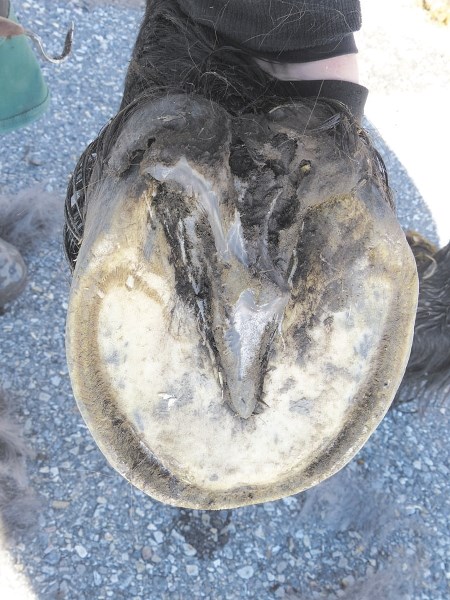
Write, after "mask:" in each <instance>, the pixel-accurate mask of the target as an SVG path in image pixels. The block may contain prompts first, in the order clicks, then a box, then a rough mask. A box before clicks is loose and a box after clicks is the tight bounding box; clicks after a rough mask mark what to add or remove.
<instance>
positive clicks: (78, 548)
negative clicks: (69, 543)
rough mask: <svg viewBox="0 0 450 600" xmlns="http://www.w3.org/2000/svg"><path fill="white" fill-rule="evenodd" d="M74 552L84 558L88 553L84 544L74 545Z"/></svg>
mask: <svg viewBox="0 0 450 600" xmlns="http://www.w3.org/2000/svg"><path fill="white" fill-rule="evenodd" d="M75 552H76V553H77V554H78V556H79V557H80V558H86V556H87V555H88V552H87V550H86V548H85V547H84V546H82V545H81V544H77V545H76V546H75Z"/></svg>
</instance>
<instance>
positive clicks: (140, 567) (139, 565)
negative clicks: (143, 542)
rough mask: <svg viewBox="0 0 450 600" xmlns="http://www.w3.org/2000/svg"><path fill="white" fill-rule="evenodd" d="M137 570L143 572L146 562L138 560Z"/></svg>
mask: <svg viewBox="0 0 450 600" xmlns="http://www.w3.org/2000/svg"><path fill="white" fill-rule="evenodd" d="M136 571H137V572H138V573H143V572H144V571H145V564H144V563H143V562H142V561H141V560H138V561H137V562H136Z"/></svg>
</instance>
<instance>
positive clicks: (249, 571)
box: [237, 566, 254, 579]
mask: <svg viewBox="0 0 450 600" xmlns="http://www.w3.org/2000/svg"><path fill="white" fill-rule="evenodd" d="M237 573H238V575H239V577H241V578H242V579H250V577H253V574H254V570H253V567H249V566H247V567H242V568H241V569H238V572H237Z"/></svg>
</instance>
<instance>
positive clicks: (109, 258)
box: [66, 95, 417, 509]
mask: <svg viewBox="0 0 450 600" xmlns="http://www.w3.org/2000/svg"><path fill="white" fill-rule="evenodd" d="M117 124H120V126H118V127H117V128H116V131H115V133H111V132H112V131H113V130H114V127H116V125H117ZM86 173H88V175H87V174H86ZM89 181H90V183H88V182H89ZM66 238H67V248H68V254H69V257H70V258H71V259H72V261H73V264H76V267H75V272H74V278H73V284H72V290H71V298H70V306H69V312H68V320H67V355H68V362H69V370H70V374H71V379H72V384H73V389H74V393H75V397H76V399H77V402H78V405H79V408H80V410H81V413H82V414H83V416H84V418H85V420H86V422H87V424H88V426H89V428H90V430H91V432H92V434H93V436H94V438H95V439H96V441H97V443H98V445H99V446H100V448H101V450H102V451H103V453H104V454H105V456H106V457H107V458H108V460H109V462H110V463H111V464H112V465H113V466H114V467H115V468H116V469H117V470H118V471H119V472H120V473H121V474H122V475H124V477H126V478H127V479H128V480H129V481H131V482H132V483H133V484H134V485H136V486H137V487H139V488H141V489H142V490H144V491H145V492H147V493H148V494H150V495H151V496H153V497H155V498H157V499H159V500H161V501H164V502H167V503H169V504H174V505H178V506H184V507H194V508H214V509H218V508H226V507H235V506H240V505H245V504H250V503H255V502H263V501H267V500H272V499H276V498H280V497H282V496H286V495H290V494H293V493H296V492H299V491H301V490H303V489H305V488H308V487H310V486H312V485H314V484H316V483H318V482H319V481H321V480H323V479H324V478H326V477H328V476H329V475H331V474H333V473H335V472H336V471H337V470H338V469H340V468H341V467H342V466H343V465H344V464H346V463H347V462H348V461H349V460H350V459H351V458H352V456H353V455H354V454H355V453H356V452H357V451H358V449H359V448H360V447H361V446H362V445H363V444H364V443H365V441H366V440H367V439H368V437H369V436H370V434H371V433H372V432H373V430H374V429H375V428H376V426H377V425H378V423H379V422H380V420H381V419H382V417H383V416H384V414H385V412H386V411H387V409H388V407H389V405H390V403H391V401H392V398H393V397H394V395H395V392H396V390H397V388H398V385H399V383H400V381H401V378H402V375H403V372H404V369H405V367H406V363H407V359H408V355H409V351H410V347H411V340H412V333H413V323H414V316H415V310H416V302H417V276H416V268H415V264H414V259H413V256H412V254H411V252H410V250H409V247H408V245H407V243H406V241H405V237H404V235H403V232H402V231H401V229H400V227H399V225H398V223H397V221H396V219H395V216H394V214H393V209H392V205H391V202H390V196H389V193H388V190H387V187H386V181H385V177H384V172H383V169H382V165H381V164H380V163H379V161H378V159H377V157H376V155H375V153H374V151H373V150H372V149H371V147H370V145H369V144H368V143H367V140H366V138H365V137H364V134H363V133H362V132H361V131H360V130H359V128H357V127H356V126H354V125H353V124H352V123H351V122H350V121H348V120H347V119H346V117H345V116H343V115H339V114H338V113H337V112H336V111H335V110H334V108H333V105H332V103H331V104H327V103H323V104H322V105H321V107H320V106H316V109H315V112H314V115H313V114H312V112H311V108H310V106H309V105H308V104H307V103H306V104H302V103H295V104H292V105H286V106H281V107H278V108H275V109H274V110H272V111H271V112H269V113H268V114H262V115H243V116H240V117H231V116H230V115H229V114H228V113H227V112H226V111H225V110H224V109H223V108H221V107H219V106H218V105H216V104H214V103H212V102H209V101H207V100H205V99H203V98H200V97H195V96H187V95H172V96H170V95H169V96H164V97H159V98H158V97H156V98H153V99H149V100H148V101H146V102H140V103H136V104H134V106H133V108H132V109H129V110H127V111H125V112H123V113H121V114H120V115H119V116H118V117H117V119H116V122H115V123H114V122H113V123H112V125H110V126H109V128H108V130H106V131H105V132H104V134H103V136H101V137H100V139H99V140H98V141H97V142H96V144H95V146H92V147H90V148H88V150H87V152H86V153H85V155H84V156H83V157H82V159H81V161H80V163H79V165H78V167H77V170H76V172H75V175H74V178H73V180H72V184H71V188H70V193H69V200H68V204H67V226H66Z"/></svg>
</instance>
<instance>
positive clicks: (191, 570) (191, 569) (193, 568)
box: [186, 565, 198, 577]
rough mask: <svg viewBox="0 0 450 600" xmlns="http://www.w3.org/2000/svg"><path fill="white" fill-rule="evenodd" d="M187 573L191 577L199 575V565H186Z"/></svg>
mask: <svg viewBox="0 0 450 600" xmlns="http://www.w3.org/2000/svg"><path fill="white" fill-rule="evenodd" d="M186 573H187V574H188V575H189V576H190V577H197V575H198V566H197V565H186Z"/></svg>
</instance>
